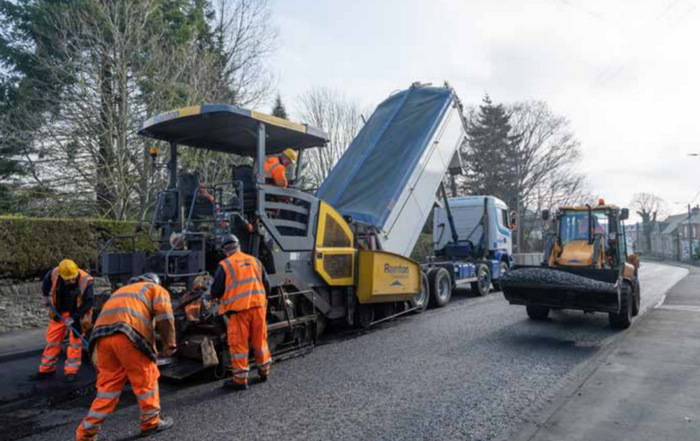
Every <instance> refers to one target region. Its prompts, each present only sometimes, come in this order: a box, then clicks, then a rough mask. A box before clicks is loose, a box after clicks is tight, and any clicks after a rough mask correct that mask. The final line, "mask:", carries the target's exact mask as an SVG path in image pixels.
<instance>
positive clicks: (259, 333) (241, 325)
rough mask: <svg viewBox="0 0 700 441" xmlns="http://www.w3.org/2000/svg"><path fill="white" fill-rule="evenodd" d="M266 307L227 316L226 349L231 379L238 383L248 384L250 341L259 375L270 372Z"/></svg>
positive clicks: (262, 375) (270, 361) (270, 359)
mask: <svg viewBox="0 0 700 441" xmlns="http://www.w3.org/2000/svg"><path fill="white" fill-rule="evenodd" d="M266 310H267V308H265V307H264V306H259V307H257V308H251V309H247V310H245V311H240V312H237V313H235V314H230V315H229V317H228V328H227V331H228V349H229V353H230V355H231V367H232V368H233V381H234V382H236V383H238V384H248V372H249V370H250V369H249V367H248V357H249V356H250V346H249V345H248V342H250V343H252V346H253V354H254V356H255V362H256V364H257V369H258V371H259V372H260V376H261V377H265V376H267V375H268V374H269V373H270V363H272V357H271V356H270V349H269V348H268V347H267V323H266V321H265V314H266V313H267V311H266Z"/></svg>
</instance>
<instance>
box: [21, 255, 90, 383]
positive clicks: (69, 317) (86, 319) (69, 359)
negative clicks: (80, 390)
mask: <svg viewBox="0 0 700 441" xmlns="http://www.w3.org/2000/svg"><path fill="white" fill-rule="evenodd" d="M42 291H43V294H44V305H45V306H46V307H47V308H50V310H49V317H50V318H51V320H50V321H49V326H48V328H47V329H46V347H45V348H44V353H43V354H42V356H41V365H40V366H39V372H37V373H36V374H34V375H32V376H31V379H32V380H41V379H44V378H48V377H50V376H52V375H53V374H55V373H56V365H57V363H58V357H59V356H60V355H61V344H62V343H63V339H64V337H65V336H66V330H67V329H68V327H71V328H73V329H72V330H71V331H70V332H69V344H68V348H67V349H66V362H65V363H64V365H63V372H64V374H65V381H66V382H68V383H72V382H74V381H75V380H76V376H77V374H78V370H79V369H80V364H81V359H82V347H83V344H82V339H81V337H80V334H82V333H84V332H85V331H87V329H88V328H89V327H90V325H91V321H92V320H91V319H92V306H93V302H94V293H93V279H92V276H90V274H88V273H87V272H85V271H83V270H82V269H80V268H78V265H77V264H76V263H75V262H73V261H72V260H70V259H64V260H62V261H61V262H60V263H59V264H58V266H57V267H55V268H53V269H51V270H49V272H48V273H46V276H45V277H44V281H43V286H42ZM59 315H60V317H59ZM78 333H80V334H78Z"/></svg>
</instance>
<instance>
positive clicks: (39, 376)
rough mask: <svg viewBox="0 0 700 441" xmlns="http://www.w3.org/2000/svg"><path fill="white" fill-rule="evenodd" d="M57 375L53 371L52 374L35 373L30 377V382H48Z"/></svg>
mask: <svg viewBox="0 0 700 441" xmlns="http://www.w3.org/2000/svg"><path fill="white" fill-rule="evenodd" d="M55 373H56V371H51V372H35V373H33V374H32V375H30V376H29V380H30V381H42V380H48V379H49V378H51V377H53V375H54V374H55Z"/></svg>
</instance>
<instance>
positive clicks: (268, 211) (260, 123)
mask: <svg viewBox="0 0 700 441" xmlns="http://www.w3.org/2000/svg"><path fill="white" fill-rule="evenodd" d="M461 112H462V108H461V104H460V103H459V100H458V99H457V97H456V95H455V93H454V91H453V90H451V89H449V88H447V87H427V86H423V85H419V84H414V85H412V86H411V87H410V88H409V89H407V90H403V91H400V92H398V93H396V94H394V95H392V96H390V97H389V98H388V99H387V100H385V101H384V102H383V103H382V104H380V106H379V107H378V108H377V109H376V111H375V112H374V113H373V114H372V116H371V117H370V118H369V120H368V121H367V122H366V124H365V125H364V126H363V128H362V129H361V130H360V132H359V133H358V135H357V137H356V138H355V139H354V140H353V142H352V143H351V146H350V148H349V149H348V151H347V152H346V153H345V155H344V156H343V157H342V158H341V160H340V161H339V163H338V164H337V165H336V166H335V167H334V169H333V172H332V173H331V175H330V176H329V177H328V178H327V179H326V181H324V183H323V185H322V186H321V189H320V190H319V191H318V193H317V194H315V195H314V194H309V193H307V192H305V191H302V190H301V189H299V188H296V187H295V186H294V185H292V186H290V187H289V188H280V187H276V186H272V185H268V184H266V182H265V174H264V162H265V159H266V156H267V155H274V154H279V153H281V152H282V151H283V150H285V149H287V148H292V149H295V150H298V151H299V161H298V164H297V171H298V170H299V169H301V167H303V166H302V165H301V163H302V162H303V158H304V154H303V153H304V150H306V149H309V148H324V146H325V145H326V144H327V141H328V136H327V135H326V134H325V133H324V132H322V131H321V130H318V129H316V128H314V127H311V126H308V125H303V124H297V123H294V122H291V121H288V120H285V119H280V118H276V117H273V116H270V115H266V114H263V113H259V112H255V111H251V110H247V109H242V108H240V107H236V106H231V105H219V104H210V105H201V106H194V107H187V108H182V109H176V110H172V111H168V112H166V113H163V114H160V115H157V116H154V117H152V118H150V119H148V120H146V121H145V122H144V123H143V124H142V126H141V128H140V130H139V134H140V135H141V136H144V137H147V138H149V139H151V140H153V141H154V148H153V149H152V151H151V153H152V155H154V157H155V156H157V155H159V154H160V153H159V149H158V148H156V147H155V146H156V145H161V146H162V145H163V144H165V145H167V146H168V149H169V155H168V165H167V169H168V185H167V188H166V189H165V190H163V191H161V192H159V193H158V197H157V203H156V208H155V210H154V215H153V219H152V222H151V226H150V227H149V231H150V233H151V234H152V237H153V241H154V243H155V244H156V246H157V248H158V249H157V251H155V252H152V253H144V252H139V251H137V250H135V249H133V250H131V251H129V252H124V251H121V250H117V249H116V247H114V245H115V244H116V243H118V242H119V243H122V244H123V243H124V242H125V241H126V242H127V243H128V242H131V243H134V242H135V240H134V238H133V237H124V236H118V237H114V238H111V239H110V240H109V241H107V242H106V243H105V244H104V245H103V246H102V247H101V249H100V255H99V257H98V261H99V262H100V265H99V268H98V272H99V273H101V274H103V275H105V276H107V277H108V278H109V280H110V282H111V283H112V285H113V286H114V287H118V286H119V285H121V284H124V283H126V282H127V281H128V280H129V279H130V278H131V277H132V276H134V275H138V274H141V273H144V272H153V273H156V274H158V275H160V276H161V278H162V279H163V280H164V284H165V286H166V287H167V288H168V289H169V290H170V291H171V293H172V294H173V298H174V306H175V321H176V332H177V337H178V342H180V349H179V350H178V355H177V357H175V358H174V359H169V360H161V361H160V364H161V374H162V375H163V376H164V377H170V378H176V379H179V378H184V377H187V376H189V375H192V374H194V373H196V372H199V371H201V370H203V369H205V368H206V367H208V366H210V365H212V364H215V365H216V367H217V372H218V373H219V374H220V375H224V374H225V370H226V369H227V368H228V366H229V365H230V362H229V361H230V360H229V359H228V350H227V349H226V332H225V325H224V321H223V319H221V318H220V317H218V316H217V315H216V305H215V303H214V304H208V303H209V302H203V301H202V296H203V294H204V292H205V291H206V288H205V287H203V286H202V284H201V283H198V282H197V280H198V278H199V277H201V276H206V275H211V274H213V273H214V271H215V269H216V267H217V265H218V263H219V261H220V260H221V259H222V258H223V257H224V256H223V254H222V250H221V238H222V237H224V236H225V235H228V234H230V233H233V234H235V235H236V236H238V237H239V239H240V241H241V246H242V249H243V251H244V252H246V253H248V254H251V255H253V256H255V257H257V258H258V259H259V260H260V261H261V262H262V264H263V265H264V267H265V269H266V271H267V273H268V274H269V277H270V282H271V286H272V293H270V295H269V296H268V314H267V322H268V334H269V345H270V350H271V352H272V354H273V356H274V357H275V359H276V360H280V359H283V358H286V357H292V356H295V355H298V354H301V353H304V352H306V351H308V350H311V348H313V346H314V344H315V342H316V339H317V337H318V336H319V335H320V334H321V333H322V332H323V330H324V328H325V327H326V325H327V324H328V323H330V322H340V323H344V324H347V325H359V326H362V327H368V326H371V325H372V324H374V323H377V322H379V321H382V320H387V319H390V318H392V317H396V316H398V315H401V314H407V313H420V312H422V311H424V310H425V308H426V307H427V305H428V301H429V300H428V299H429V291H428V278H427V275H426V274H425V273H424V272H423V271H422V270H421V267H420V265H419V264H418V262H415V261H413V260H411V259H410V258H408V257H407V256H408V255H409V254H410V249H412V247H413V244H415V241H416V240H417V235H418V234H420V226H422V225H423V224H424V223H425V220H426V219H427V216H428V213H429V210H430V207H432V205H433V203H434V198H435V193H436V190H437V188H438V186H439V185H440V182H441V181H442V177H443V176H444V174H445V172H446V170H447V167H448V166H449V163H450V160H451V158H452V157H453V156H454V155H455V153H456V151H457V149H458V148H459V146H460V145H461V144H462V142H463V139H464V136H465V131H464V126H463V117H462V113H461ZM156 142H160V143H161V144H156ZM182 148H189V149H196V150H201V151H207V152H219V153H221V154H232V155H236V157H237V158H239V159H238V161H236V162H237V163H239V164H242V165H238V166H234V167H232V169H231V175H230V176H231V178H230V180H228V181H226V182H219V183H204V182H202V179H201V176H198V173H197V171H196V170H189V171H182V170H180V167H181V164H180V163H179V162H178V158H179V154H180V150H181V149H182ZM397 149H402V150H403V152H402V157H403V160H402V161H401V162H400V163H393V164H392V163H391V159H392V158H393V157H395V155H396V153H397ZM357 154H359V157H358V156H355V155H357ZM222 161H223V158H222ZM358 161H359V162H358ZM154 162H155V161H154ZM331 181H332V182H333V185H331ZM336 184H339V187H338V186H335V185H336ZM205 194H206V195H208V196H210V197H206V196H205ZM373 198H374V199H373ZM363 200H366V201H370V203H369V204H368V205H364V207H365V208H366V209H368V210H369V212H366V213H364V214H367V216H363V210H362V209H361V207H359V205H356V203H357V202H358V201H363ZM350 207H355V208H359V209H358V210H355V211H353V210H350V209H349V208H350ZM418 223H420V226H419V227H416V226H415V225H416V224H418ZM212 352H215V354H216V356H215V357H212V356H211V353H212ZM212 360H214V361H212Z"/></svg>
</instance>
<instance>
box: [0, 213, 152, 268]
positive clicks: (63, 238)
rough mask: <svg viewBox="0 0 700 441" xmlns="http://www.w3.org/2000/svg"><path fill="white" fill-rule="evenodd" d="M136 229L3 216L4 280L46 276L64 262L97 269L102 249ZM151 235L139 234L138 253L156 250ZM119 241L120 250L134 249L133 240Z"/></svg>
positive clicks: (0, 244) (128, 224)
mask: <svg viewBox="0 0 700 441" xmlns="http://www.w3.org/2000/svg"><path fill="white" fill-rule="evenodd" d="M136 226H137V223H136V222H116V221H108V220H95V219H37V218H22V217H5V216H0V278H10V279H15V280H29V279H35V278H37V277H42V276H43V275H44V274H45V273H46V272H47V271H48V270H49V269H51V268H52V267H54V266H56V265H57V264H58V262H59V261H61V260H62V259H73V260H74V261H75V262H76V263H77V264H78V266H80V267H81V268H83V269H87V270H90V269H93V268H94V267H95V260H96V258H97V253H98V251H99V247H100V246H101V245H102V244H104V242H105V241H106V240H108V239H109V238H111V237H113V236H117V235H129V234H133V233H134V231H135V229H136ZM147 234H148V232H147V231H145V232H141V233H139V234H137V236H136V237H137V240H136V248H137V250H140V251H150V250H153V249H155V244H153V243H152V242H151V241H150V240H149V239H148V236H147ZM119 242H120V243H116V244H115V246H116V248H117V249H122V250H130V249H131V241H126V240H121V241H119Z"/></svg>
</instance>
